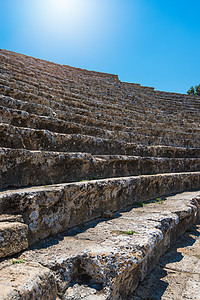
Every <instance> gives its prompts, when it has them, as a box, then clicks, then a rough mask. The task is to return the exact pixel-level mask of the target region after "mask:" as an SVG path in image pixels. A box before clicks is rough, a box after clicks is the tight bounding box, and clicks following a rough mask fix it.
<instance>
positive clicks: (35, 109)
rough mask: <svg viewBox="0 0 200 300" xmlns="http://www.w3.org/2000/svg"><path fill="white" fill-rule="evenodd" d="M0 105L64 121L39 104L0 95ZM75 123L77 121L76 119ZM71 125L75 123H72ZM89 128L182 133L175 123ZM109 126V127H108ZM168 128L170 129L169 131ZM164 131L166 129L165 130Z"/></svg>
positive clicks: (103, 124)
mask: <svg viewBox="0 0 200 300" xmlns="http://www.w3.org/2000/svg"><path fill="white" fill-rule="evenodd" d="M0 105H1V106H4V107H7V108H13V109H18V110H24V111H26V112H28V113H31V114H37V115H42V116H49V117H55V116H56V117H57V118H58V117H59V118H61V119H62V118H63V119H65V118H66V114H63V112H62V113H61V111H59V110H53V109H51V108H49V107H47V106H44V105H41V104H37V103H32V102H26V101H21V100H15V99H13V98H11V97H7V96H3V95H0ZM69 116H70V120H71V121H73V117H72V113H70V115H69ZM84 120H85V122H83V118H82V119H80V122H81V123H83V125H84V123H88V120H87V119H86V118H84ZM76 121H77V118H76ZM73 123H76V122H74V121H73ZM135 123H137V120H135ZM88 125H90V126H97V127H98V128H100V127H101V128H102V129H106V128H107V129H109V130H118V131H119V130H123V131H127V132H132V131H134V132H140V131H142V130H144V128H145V130H155V128H156V130H157V131H159V130H163V129H164V128H166V127H167V129H168V131H170V132H172V131H175V132H176V134H177V133H179V132H180V133H182V128H180V126H178V125H177V122H176V123H175V124H172V123H171V122H170V127H169V125H168V124H166V123H160V122H159V123H157V124H156V125H155V124H152V122H151V123H150V122H147V121H145V122H142V121H141V120H140V122H139V124H138V125H139V126H137V125H135V126H132V127H131V128H129V127H125V126H123V125H121V127H120V124H119V125H116V124H114V123H110V122H109V123H108V124H107V123H106V122H102V121H100V120H95V122H94V123H92V120H91V119H90V123H89V124H88ZM74 126H80V124H77V123H76V124H74V125H73V127H74ZM108 126H109V127H108ZM169 128H170V129H169ZM165 130H166V129H165ZM183 130H187V132H185V131H183V133H184V132H185V133H189V134H199V133H200V129H199V128H195V127H194V126H193V127H188V125H187V127H186V128H185V126H184V128H183Z"/></svg>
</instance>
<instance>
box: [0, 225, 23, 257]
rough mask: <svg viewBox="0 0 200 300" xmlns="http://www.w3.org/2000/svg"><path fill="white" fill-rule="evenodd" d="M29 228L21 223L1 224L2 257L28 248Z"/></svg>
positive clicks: (0, 250) (0, 247) (0, 251)
mask: <svg viewBox="0 0 200 300" xmlns="http://www.w3.org/2000/svg"><path fill="white" fill-rule="evenodd" d="M27 235H28V226H27V225H26V224H22V223H19V222H0V257H5V256H9V255H12V254H15V253H18V252H20V251H22V250H24V249H26V248H28V239H27Z"/></svg>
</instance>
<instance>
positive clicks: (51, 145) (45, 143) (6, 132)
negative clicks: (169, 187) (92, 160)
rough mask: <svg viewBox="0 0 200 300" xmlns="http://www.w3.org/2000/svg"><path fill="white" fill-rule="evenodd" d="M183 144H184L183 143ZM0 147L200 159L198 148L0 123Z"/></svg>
mask: <svg viewBox="0 0 200 300" xmlns="http://www.w3.org/2000/svg"><path fill="white" fill-rule="evenodd" d="M183 142H184V140H183ZM0 147H6V148H14V149H20V148H21V149H28V150H45V151H59V152H88V153H92V154H100V155H101V154H104V155H105V154H111V155H113V154H114V155H137V156H155V157H168V158H170V157H171V158H172V157H176V158H181V157H182V158H183V157H190V158H192V157H194V158H197V157H200V149H199V148H181V147H170V146H145V145H138V144H135V143H126V142H120V141H116V140H112V139H102V138H96V137H93V136H87V135H80V134H62V133H55V132H51V131H48V130H36V129H30V128H24V127H16V126H12V125H9V124H5V123H0Z"/></svg>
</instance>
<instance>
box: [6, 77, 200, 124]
mask: <svg viewBox="0 0 200 300" xmlns="http://www.w3.org/2000/svg"><path fill="white" fill-rule="evenodd" d="M4 81H5V80H4ZM10 84H11V83H10ZM11 86H12V85H11ZM17 86H18V81H17ZM22 90H23V91H24V88H22ZM45 90H46V87H45ZM25 91H29V93H30V92H31V91H32V92H33V87H32V86H29V87H27V88H25ZM65 92H66V90H65ZM35 93H36V94H37V95H38V94H39V95H41V96H43V97H44V96H45V97H47V98H48V94H47V93H46V92H45V93H42V94H41V91H40V90H36V91H35ZM52 93H53V94H54V95H58V94H59V91H56V92H55V90H53V89H51V94H50V99H51V98H52ZM79 95H80V94H79ZM79 95H78V96H79ZM60 96H61V97H63V96H64V97H66V96H65V94H63V92H62V94H61V95H60ZM79 97H81V96H79ZM143 97H144V96H143ZM81 98H82V97H81ZM79 100H80V99H79ZM106 100H108V99H107V98H106ZM84 102H88V101H87V100H86V101H84ZM112 102H113V101H111V99H109V103H112ZM116 102H117V99H115V102H114V103H113V104H114V105H115V106H114V107H113V108H112V110H113V109H114V108H115V109H117V107H116ZM107 103H108V101H106V102H105V103H104V106H107ZM152 103H153V101H151V106H152ZM71 104H72V103H70V105H71ZM90 104H91V105H94V102H92V103H90ZM68 105H69V103H68ZM100 105H101V104H100ZM131 105H133V103H131ZM143 105H144V103H143ZM76 106H77V104H76ZM81 106H83V103H81ZM98 106H99V104H98ZM140 106H141V101H140ZM171 106H172V105H170V108H171ZM124 107H127V99H126V101H123V106H122V109H124ZM127 108H128V109H131V107H127ZM134 108H135V109H137V110H138V107H134ZM184 109H185V112H186V111H187V114H186V113H184V115H186V116H187V115H189V111H188V110H187V109H186V108H185V107H184ZM171 110H172V113H173V114H174V112H176V111H177V112H179V114H180V112H181V111H182V110H183V108H181V109H176V111H175V109H174V108H171ZM142 111H143V112H144V108H142ZM147 111H148V106H145V112H146V113H147ZM155 111H156V106H154V113H155ZM166 112H167V108H166V105H165V114H166ZM196 113H197V112H196ZM192 114H193V117H196V114H194V111H192ZM156 115H157V118H158V116H159V112H157V113H156Z"/></svg>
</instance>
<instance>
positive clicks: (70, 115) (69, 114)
mask: <svg viewBox="0 0 200 300" xmlns="http://www.w3.org/2000/svg"><path fill="white" fill-rule="evenodd" d="M3 89H4V93H5V94H7V93H6V92H5V87H3ZM17 93H19V92H18V91H17ZM14 96H16V94H15V95H14ZM20 98H21V97H20ZM29 98H30V99H32V100H33V99H34V98H33V95H31V94H29ZM37 99H38V98H37ZM28 100H29V99H28ZM38 100H39V99H38ZM1 101H2V102H4V103H5V102H6V101H5V97H4V99H3V96H1ZM10 101H12V103H13V100H12V99H10ZM16 101H17V100H16ZM19 101H20V100H18V102H19ZM29 101H30V100H29ZM33 102H35V101H33ZM39 102H40V103H43V104H46V105H48V104H50V105H51V107H52V106H53V105H52V103H49V101H48V102H47V103H45V102H44V98H41V101H39ZM20 103H23V102H20ZM5 105H8V101H7V104H6V103H5ZM36 105H37V103H36ZM46 105H45V106H44V112H43V111H42V106H41V104H40V105H39V106H38V107H39V110H40V114H42V113H44V114H48V112H47V111H49V114H50V115H56V116H57V117H58V118H60V119H67V120H69V119H70V120H72V121H74V122H78V123H84V122H85V123H89V124H92V126H93V125H94V126H95V124H96V123H99V125H100V124H102V125H103V124H104V122H108V118H107V117H108V116H107V115H106V117H105V118H104V117H103V116H102V115H101V116H100V117H98V118H97V117H96V119H94V117H93V116H92V117H91V116H90V117H86V116H84V115H79V114H77V113H75V112H74V109H73V110H69V108H67V107H66V106H64V105H61V104H58V105H56V106H55V107H54V106H53V108H54V110H51V109H50V108H48V109H47V108H46ZM10 106H12V104H11V103H10ZM26 106H27V105H26ZM30 106H31V107H33V105H31V104H30ZM57 106H59V107H60V110H58V109H57ZM35 108H36V107H35ZM61 109H63V110H61ZM34 110H35V111H36V109H34ZM78 112H79V111H78ZM97 116H98V115H97ZM141 116H142V117H143V120H145V115H144V114H143V115H141ZM132 117H133V116H132ZM138 117H139V116H138V115H136V119H135V120H133V118H131V116H130V118H127V117H126V115H122V117H121V118H118V119H116V120H115V123H116V122H119V124H118V123H117V124H115V123H114V122H109V127H110V126H111V128H112V123H113V127H114V129H115V130H116V129H118V130H124V129H125V126H124V123H131V124H129V125H130V126H131V125H132V126H134V125H136V124H137V123H138V124H140V122H141V121H142V122H143V120H140V119H139V120H138ZM102 119H103V120H102ZM104 120H105V121H104ZM111 120H112V121H113V118H112V117H111ZM126 120H128V122H126ZM147 120H148V118H147ZM150 121H151V122H152V123H154V126H155V124H156V123H157V121H155V120H154V119H153V115H152V120H149V121H148V122H149V123H150ZM171 122H172V121H171V120H170V123H171ZM181 122H182V121H181ZM110 123H111V124H110ZM183 123H184V128H187V122H185V120H184V122H183ZM157 124H159V123H157ZM163 124H165V127H166V126H167V127H168V128H169V127H170V126H172V127H173V126H174V125H173V124H174V123H173V122H172V125H170V124H169V122H168V121H167V120H166V122H165V123H163ZM175 124H176V126H177V120H176V121H175ZM194 125H195V124H194V123H193V127H194ZM103 126H105V127H106V124H105V125H103ZM163 126H164V125H163ZM197 126H198V123H197V125H196V128H198V127H197ZM107 127H108V126H107ZM120 127H121V128H120ZM189 130H190V129H189Z"/></svg>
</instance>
